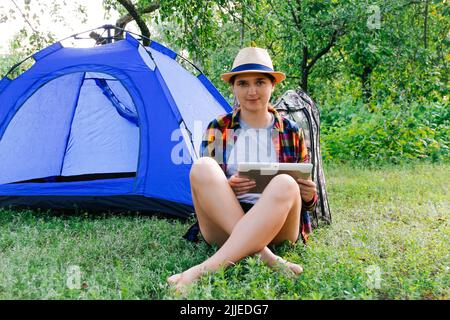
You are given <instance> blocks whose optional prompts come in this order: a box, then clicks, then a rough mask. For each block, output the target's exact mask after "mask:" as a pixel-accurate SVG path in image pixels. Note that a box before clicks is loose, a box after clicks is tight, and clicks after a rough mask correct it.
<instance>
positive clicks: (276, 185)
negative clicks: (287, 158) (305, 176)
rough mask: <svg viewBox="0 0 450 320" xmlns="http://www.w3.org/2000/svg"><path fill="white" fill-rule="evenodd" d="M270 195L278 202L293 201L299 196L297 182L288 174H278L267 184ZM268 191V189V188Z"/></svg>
mask: <svg viewBox="0 0 450 320" xmlns="http://www.w3.org/2000/svg"><path fill="white" fill-rule="evenodd" d="M269 186H270V194H271V195H272V196H274V197H276V198H280V200H283V201H285V200H286V199H287V198H288V199H293V200H294V199H295V198H296V197H298V196H299V195H300V189H299V186H298V183H297V181H295V179H294V178H293V177H291V176H290V175H288V174H279V175H277V176H275V177H274V178H273V179H272V180H271V181H270V183H269V185H268V187H269ZM268 189H269V188H268Z"/></svg>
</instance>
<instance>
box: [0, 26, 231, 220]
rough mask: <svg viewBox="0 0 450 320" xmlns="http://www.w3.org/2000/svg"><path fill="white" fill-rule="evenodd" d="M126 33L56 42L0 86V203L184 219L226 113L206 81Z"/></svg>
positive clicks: (157, 48)
mask: <svg viewBox="0 0 450 320" xmlns="http://www.w3.org/2000/svg"><path fill="white" fill-rule="evenodd" d="M176 57H177V54H176V53H175V52H173V51H171V50H170V49H168V48H166V47H164V46H162V45H161V44H159V43H157V42H152V43H151V45H150V46H149V47H146V48H145V47H143V46H142V45H141V44H140V42H139V41H138V40H137V39H135V38H134V37H132V36H131V35H130V34H127V35H126V38H125V39H124V40H122V41H118V42H115V43H111V44H106V45H102V46H97V47H92V48H69V47H67V48H66V47H63V46H62V44H61V43H60V42H58V43H55V44H53V45H51V46H49V47H47V48H45V49H43V50H41V51H39V52H37V53H36V54H34V55H33V58H34V60H35V64H34V65H33V66H32V67H31V68H30V69H29V70H27V71H25V72H24V73H23V74H21V75H20V76H18V77H17V78H16V79H14V80H11V79H9V78H7V77H5V78H3V79H2V80H1V81H0V206H3V207H5V206H32V207H33V206H37V207H43V208H62V209H67V208H73V207H78V208H86V209H99V210H105V211H106V210H110V209H119V210H138V211H146V212H161V213H166V214H169V215H175V216H180V217H187V216H189V215H190V214H191V213H192V212H193V206H192V198H191V195H190V185H189V170H190V168H191V165H192V161H193V160H194V159H195V158H196V157H197V153H198V150H199V147H200V143H201V138H202V133H203V131H204V130H205V128H206V126H207V125H208V123H209V122H210V121H211V120H212V119H213V118H215V117H216V116H218V115H220V114H224V113H226V112H229V111H231V107H230V106H229V104H228V103H227V102H226V100H225V99H224V98H223V97H222V96H221V95H220V93H219V92H218V91H217V89H215V88H214V86H213V85H212V84H211V82H210V81H209V80H208V79H207V78H206V77H205V76H204V75H203V74H200V75H199V76H195V75H193V74H192V73H190V72H188V71H187V70H186V69H184V68H183V67H182V66H181V65H180V64H179V63H178V62H177V61H176Z"/></svg>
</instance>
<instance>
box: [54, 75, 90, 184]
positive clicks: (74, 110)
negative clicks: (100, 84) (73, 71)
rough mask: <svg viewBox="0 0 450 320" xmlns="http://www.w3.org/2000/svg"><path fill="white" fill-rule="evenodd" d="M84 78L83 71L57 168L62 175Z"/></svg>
mask: <svg viewBox="0 0 450 320" xmlns="http://www.w3.org/2000/svg"><path fill="white" fill-rule="evenodd" d="M85 78H86V72H84V73H83V80H82V81H81V83H80V88H79V89H78V94H77V98H76V99H75V104H74V107H73V112H72V119H71V120H70V129H69V134H68V135H67V139H66V148H65V149H64V154H63V158H62V161H61V168H60V170H59V175H60V176H62V171H63V168H64V160H65V159H66V154H67V147H68V146H69V140H70V134H71V133H72V126H73V120H74V119H75V112H76V111H77V106H78V101H79V100H80V94H81V88H82V87H83V85H84V80H85Z"/></svg>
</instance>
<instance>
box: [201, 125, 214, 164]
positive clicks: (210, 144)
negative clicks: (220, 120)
mask: <svg viewBox="0 0 450 320" xmlns="http://www.w3.org/2000/svg"><path fill="white" fill-rule="evenodd" d="M216 130H217V125H216V123H215V121H211V122H210V123H209V125H208V127H207V128H206V131H205V133H204V134H203V138H202V144H201V146H200V157H214V156H215V139H216V135H215V132H216Z"/></svg>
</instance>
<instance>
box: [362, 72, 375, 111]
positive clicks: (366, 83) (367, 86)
mask: <svg viewBox="0 0 450 320" xmlns="http://www.w3.org/2000/svg"><path fill="white" fill-rule="evenodd" d="M372 71H373V70H372V67H371V66H364V70H363V73H362V74H361V87H362V96H363V99H364V103H369V102H370V99H371V98H372V86H371V83H370V76H371V74H372Z"/></svg>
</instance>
